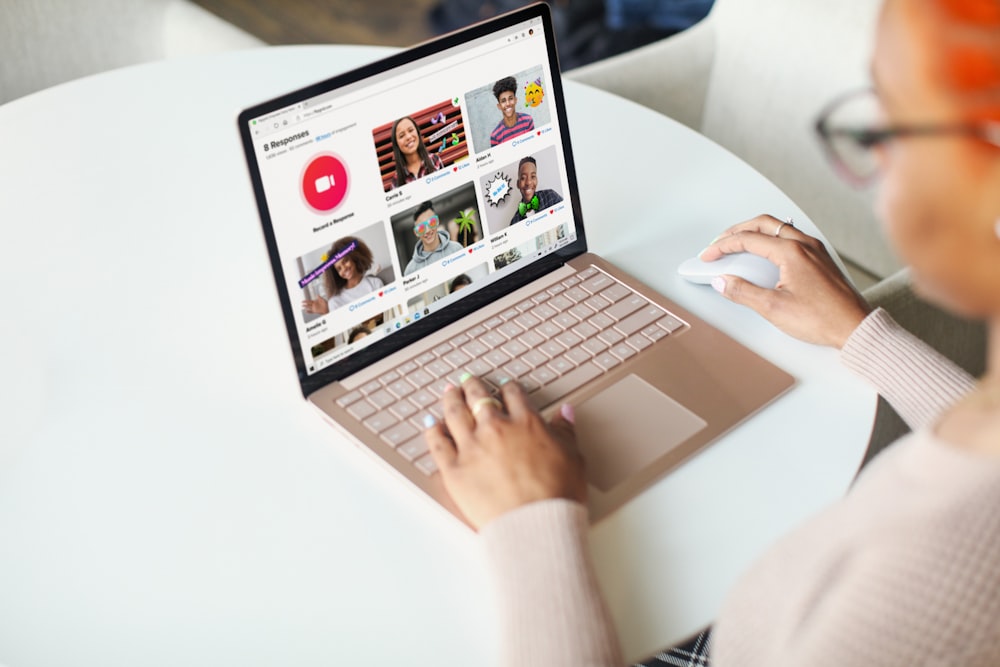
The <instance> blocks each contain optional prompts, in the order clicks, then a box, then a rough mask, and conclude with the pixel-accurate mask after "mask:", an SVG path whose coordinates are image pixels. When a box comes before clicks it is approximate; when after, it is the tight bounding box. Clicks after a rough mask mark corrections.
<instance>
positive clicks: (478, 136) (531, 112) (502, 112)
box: [465, 65, 551, 153]
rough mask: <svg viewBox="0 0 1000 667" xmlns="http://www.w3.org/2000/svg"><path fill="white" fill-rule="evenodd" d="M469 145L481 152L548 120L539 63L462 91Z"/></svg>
mask: <svg viewBox="0 0 1000 667" xmlns="http://www.w3.org/2000/svg"><path fill="white" fill-rule="evenodd" d="M465 107H466V109H468V111H469V125H470V127H471V134H472V148H473V152H475V153H482V152H484V151H487V150H489V149H490V148H491V147H492V146H498V145H500V144H502V143H504V142H507V141H510V140H511V139H514V138H515V137H519V136H522V135H525V134H528V133H530V132H533V131H535V130H536V129H537V128H541V127H544V126H545V125H548V124H549V122H550V121H551V113H550V109H549V98H548V95H547V93H546V82H545V78H544V75H543V73H542V67H541V65H536V66H535V67H531V68H529V69H526V70H522V71H520V72H514V73H511V74H510V75H508V76H504V77H501V78H499V79H497V80H496V81H490V82H489V83H487V84H485V85H483V86H481V87H479V88H476V89H474V90H471V91H469V92H468V93H466V94H465Z"/></svg>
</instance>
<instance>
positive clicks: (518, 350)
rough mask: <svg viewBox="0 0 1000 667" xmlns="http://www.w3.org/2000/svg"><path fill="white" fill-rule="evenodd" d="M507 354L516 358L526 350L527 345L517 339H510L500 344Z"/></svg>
mask: <svg viewBox="0 0 1000 667" xmlns="http://www.w3.org/2000/svg"><path fill="white" fill-rule="evenodd" d="M500 349H501V350H503V351H504V352H505V353H506V354H507V356H509V357H511V358H513V359H516V358H517V357H520V356H521V355H522V354H524V353H525V352H527V351H528V347H527V346H526V345H524V344H523V343H521V342H520V341H518V340H510V341H507V342H506V343H504V344H503V345H501V346H500Z"/></svg>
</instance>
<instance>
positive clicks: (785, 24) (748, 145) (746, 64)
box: [567, 0, 900, 278]
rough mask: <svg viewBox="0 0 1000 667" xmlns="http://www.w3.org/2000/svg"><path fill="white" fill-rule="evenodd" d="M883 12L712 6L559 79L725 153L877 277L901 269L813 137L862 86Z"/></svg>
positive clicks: (744, 3) (865, 207)
mask: <svg viewBox="0 0 1000 667" xmlns="http://www.w3.org/2000/svg"><path fill="white" fill-rule="evenodd" d="M880 6H881V0H849V1H848V2H813V1H810V0H716V2H715V5H714V7H713V8H712V11H711V12H710V13H709V15H708V16H707V17H706V18H705V19H704V20H703V21H701V22H700V23H698V24H696V25H695V26H693V27H692V28H691V29H689V30H687V31H684V32H681V33H678V34H677V35H674V36H672V37H669V38H667V39H664V40H661V41H659V42H656V43H654V44H651V45H648V46H645V47H642V48H639V49H636V50H634V51H631V52H628V53H625V54H622V55H620V56H616V57H613V58H609V59H606V60H603V61H600V62H598V63H594V64H591V65H587V66H585V67H581V68H579V69H576V70H572V71H570V72H568V73H567V76H568V77H569V78H571V79H575V80H577V81H581V82H583V83H588V84H590V85H593V86H596V87H598V88H602V89H604V90H608V91H610V92H613V93H617V94H619V95H621V96H623V97H626V98H628V99H631V100H634V101H636V102H639V103H640V104H643V105H645V106H648V107H650V108H652V109H655V110H657V111H660V112H661V113H663V114H665V115H667V116H670V117H671V118H674V119H676V120H678V121H680V122H682V123H684V124H686V125H688V126H689V127H691V128H693V129H695V130H698V131H699V132H701V133H702V134H704V135H705V136H707V137H709V138H710V139H712V140H714V141H715V142H716V143H719V144H721V145H722V146H724V147H726V148H728V149H729V150H730V151H732V152H733V153H735V154H736V155H738V156H739V157H741V158H742V159H743V160H745V161H746V162H748V163H749V164H750V165H752V166H753V167H754V168H755V169H757V170H758V171H759V172H761V173H762V174H764V175H765V176H767V177H768V178H769V179H771V181H773V182H774V183H775V184H776V185H777V186H778V187H780V188H781V189H782V190H783V191H784V192H785V193H787V194H788V195H789V196H790V197H791V198H792V199H793V200H794V201H795V202H796V203H797V204H798V205H799V206H800V207H801V208H802V209H803V210H804V211H805V212H806V213H807V214H808V215H809V217H810V218H811V219H812V220H813V222H815V223H816V225H817V226H819V228H820V229H822V230H823V233H824V234H825V235H826V236H827V238H828V239H829V240H830V242H831V243H832V244H833V245H834V247H835V248H837V251H838V252H839V253H840V254H841V256H842V257H844V258H845V259H847V260H849V261H851V262H852V263H854V264H856V265H858V266H860V267H861V268H863V269H865V270H866V271H868V272H869V273H872V274H874V275H875V276H877V277H880V278H881V277H885V276H888V275H890V274H892V273H893V272H895V271H896V270H898V269H899V268H900V264H899V262H898V261H897V260H896V259H895V257H893V255H892V253H891V251H890V250H889V249H888V246H887V245H886V243H885V241H884V240H883V238H882V235H881V234H880V232H879V227H878V224H877V223H876V221H875V218H874V216H873V214H872V201H871V195H870V194H869V193H862V192H858V191H856V190H854V189H852V188H851V187H849V186H847V185H845V184H844V183H842V182H841V181H840V179H838V178H837V177H836V175H835V174H834V173H833V171H832V170H831V169H830V166H829V164H828V163H827V161H826V159H825V157H824V155H823V153H822V149H821V147H820V145H819V144H818V142H817V141H816V137H815V132H814V129H813V126H814V122H815V119H816V116H817V114H818V113H819V111H820V110H821V109H822V107H823V105H825V104H826V103H827V102H828V101H830V100H831V99H832V98H834V97H835V96H837V95H838V94H840V93H842V92H844V91H846V90H850V89H851V88H855V87H860V86H863V85H866V84H867V83H868V81H869V77H868V61H869V57H870V54H871V47H872V44H873V39H874V25H875V21H876V17H877V13H878V9H879V7H880ZM773 213H775V214H776V215H781V213H782V212H781V211H774V212H773ZM733 222H736V221H733ZM720 224H723V221H720Z"/></svg>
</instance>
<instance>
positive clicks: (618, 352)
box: [611, 343, 636, 361]
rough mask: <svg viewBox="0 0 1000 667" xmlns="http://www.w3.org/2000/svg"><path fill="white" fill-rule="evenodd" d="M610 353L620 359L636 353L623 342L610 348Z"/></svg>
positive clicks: (630, 356) (623, 359)
mask: <svg viewBox="0 0 1000 667" xmlns="http://www.w3.org/2000/svg"><path fill="white" fill-rule="evenodd" d="M611 354H613V355H615V356H616V357H618V358H619V359H621V360H622V361H625V360H626V359H630V358H632V357H634V356H635V355H636V351H635V350H634V349H632V348H631V347H629V346H628V345H626V344H625V343H619V344H618V345H615V346H613V347H612V348H611Z"/></svg>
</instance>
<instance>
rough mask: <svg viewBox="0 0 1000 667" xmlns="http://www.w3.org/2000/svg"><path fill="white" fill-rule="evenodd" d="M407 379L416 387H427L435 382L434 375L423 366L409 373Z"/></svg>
mask: <svg viewBox="0 0 1000 667" xmlns="http://www.w3.org/2000/svg"><path fill="white" fill-rule="evenodd" d="M406 379H407V380H409V381H410V382H411V383H412V384H413V386H414V387H426V386H427V385H429V384H430V383H431V382H434V376H433V375H431V374H430V373H428V372H427V371H425V370H424V369H422V368H418V369H417V370H415V371H413V372H412V373H410V374H409V375H407V376H406Z"/></svg>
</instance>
